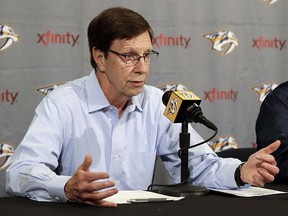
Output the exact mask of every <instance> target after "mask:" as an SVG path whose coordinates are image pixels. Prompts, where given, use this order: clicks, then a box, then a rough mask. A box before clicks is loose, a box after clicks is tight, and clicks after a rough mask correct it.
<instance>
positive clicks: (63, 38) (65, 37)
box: [37, 30, 80, 47]
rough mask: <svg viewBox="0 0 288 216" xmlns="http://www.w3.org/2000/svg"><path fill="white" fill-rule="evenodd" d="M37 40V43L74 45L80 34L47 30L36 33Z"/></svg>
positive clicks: (77, 42)
mask: <svg viewBox="0 0 288 216" xmlns="http://www.w3.org/2000/svg"><path fill="white" fill-rule="evenodd" d="M37 35H38V41H37V43H39V44H43V45H44V46H48V45H49V44H68V45H70V46H72V47H74V46H75V45H76V44H79V41H78V39H79V37H80V35H79V34H78V35H74V34H71V33H70V32H66V33H64V34H59V33H52V32H51V30H48V31H47V32H46V33H43V34H37Z"/></svg>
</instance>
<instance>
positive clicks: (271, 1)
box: [263, 0, 278, 6]
mask: <svg viewBox="0 0 288 216" xmlns="http://www.w3.org/2000/svg"><path fill="white" fill-rule="evenodd" d="M277 1H278V0H263V2H264V4H265V5H266V6H268V5H272V4H274V3H276V2H277Z"/></svg>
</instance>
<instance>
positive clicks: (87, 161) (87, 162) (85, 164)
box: [79, 154, 92, 171]
mask: <svg viewBox="0 0 288 216" xmlns="http://www.w3.org/2000/svg"><path fill="white" fill-rule="evenodd" d="M91 164H92V156H91V155H90V154H87V155H86V156H85V159H84V162H83V163H82V164H81V166H80V167H79V168H80V169H82V170H84V171H89V167H90V166H91Z"/></svg>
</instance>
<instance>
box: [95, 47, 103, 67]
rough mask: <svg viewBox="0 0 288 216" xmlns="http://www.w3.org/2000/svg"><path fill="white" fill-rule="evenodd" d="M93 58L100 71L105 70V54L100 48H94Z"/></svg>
mask: <svg viewBox="0 0 288 216" xmlns="http://www.w3.org/2000/svg"><path fill="white" fill-rule="evenodd" d="M92 52H93V59H94V61H95V62H96V64H97V67H98V68H99V70H100V71H105V56H104V53H103V52H101V51H100V50H98V49H96V48H95V47H94V48H93V51H92Z"/></svg>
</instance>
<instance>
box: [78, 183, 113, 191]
mask: <svg viewBox="0 0 288 216" xmlns="http://www.w3.org/2000/svg"><path fill="white" fill-rule="evenodd" d="M114 186H115V182H114V181H110V180H106V181H100V182H98V181H93V182H84V183H83V184H82V188H83V189H82V192H89V193H92V192H95V191H99V190H103V189H108V188H111V187H114Z"/></svg>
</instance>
